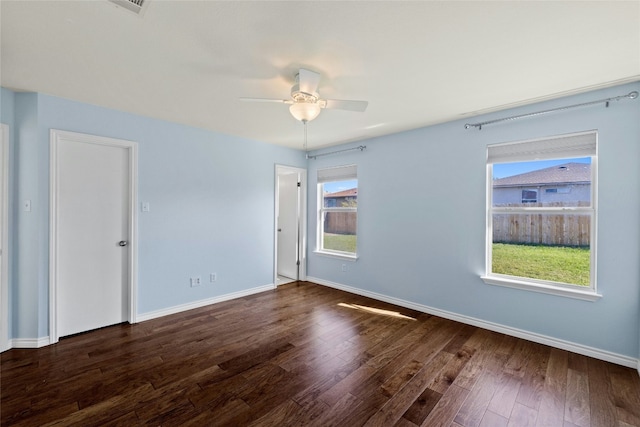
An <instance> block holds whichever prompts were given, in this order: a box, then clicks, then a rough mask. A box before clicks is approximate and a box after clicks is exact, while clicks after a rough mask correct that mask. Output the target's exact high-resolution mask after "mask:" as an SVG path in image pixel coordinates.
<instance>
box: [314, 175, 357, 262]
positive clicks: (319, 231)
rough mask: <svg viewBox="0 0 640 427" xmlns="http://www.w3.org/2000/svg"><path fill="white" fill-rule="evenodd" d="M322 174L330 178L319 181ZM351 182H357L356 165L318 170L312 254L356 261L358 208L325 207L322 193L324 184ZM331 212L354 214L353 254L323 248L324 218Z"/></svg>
mask: <svg viewBox="0 0 640 427" xmlns="http://www.w3.org/2000/svg"><path fill="white" fill-rule="evenodd" d="M342 171H344V172H343V173H341V172H342ZM323 172H329V175H330V176H331V177H330V178H324V179H322V180H321V177H320V175H321V174H322V173H323ZM351 180H356V181H358V173H357V166H356V165H345V166H337V167H331V168H325V169H318V183H317V193H318V199H317V206H318V209H317V218H316V220H317V226H316V249H315V250H314V253H316V254H320V255H326V256H329V257H335V258H341V259H348V260H352V261H355V260H357V259H358V243H357V242H358V241H357V238H358V237H357V236H358V231H357V230H358V226H357V223H358V218H357V215H358V206H357V205H356V206H355V207H342V206H339V207H338V206H336V207H325V206H324V191H323V189H324V188H323V187H324V184H326V183H330V182H341V181H351ZM359 187H360V183H359V182H358V183H357V187H356V188H357V189H359ZM331 212H354V213H355V214H356V234H355V235H356V250H355V252H345V251H338V250H333V249H326V248H324V239H323V234H324V216H325V214H326V213H331Z"/></svg>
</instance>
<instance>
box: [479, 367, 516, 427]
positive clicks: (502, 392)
mask: <svg viewBox="0 0 640 427" xmlns="http://www.w3.org/2000/svg"><path fill="white" fill-rule="evenodd" d="M520 384H521V379H520V378H516V377H513V376H512V375H510V374H507V373H503V374H502V375H501V376H500V378H499V379H498V382H497V384H496V391H495V393H494V394H493V397H492V398H491V401H490V402H489V406H488V408H487V410H488V411H491V412H492V413H495V414H496V415H500V416H502V417H504V418H506V419H509V417H510V416H511V411H512V410H513V407H514V405H515V403H516V398H517V397H518V394H519V393H518V392H519V391H520Z"/></svg>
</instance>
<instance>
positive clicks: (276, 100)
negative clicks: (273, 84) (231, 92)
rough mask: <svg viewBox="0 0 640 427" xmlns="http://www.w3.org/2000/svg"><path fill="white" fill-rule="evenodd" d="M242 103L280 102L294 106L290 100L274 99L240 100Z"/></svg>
mask: <svg viewBox="0 0 640 427" xmlns="http://www.w3.org/2000/svg"><path fill="white" fill-rule="evenodd" d="M240 101H249V102H279V103H281V104H293V101H292V100H290V99H272V98H240Z"/></svg>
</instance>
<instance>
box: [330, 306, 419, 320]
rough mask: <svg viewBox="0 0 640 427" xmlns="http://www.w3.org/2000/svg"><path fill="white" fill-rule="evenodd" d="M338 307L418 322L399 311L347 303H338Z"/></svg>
mask: <svg viewBox="0 0 640 427" xmlns="http://www.w3.org/2000/svg"><path fill="white" fill-rule="evenodd" d="M338 306H340V307H347V308H352V309H354V310H362V311H367V312H369V313H373V314H382V315H384V316H391V317H397V318H399V319H409V320H416V319H414V318H413V317H410V316H405V315H404V314H400V313H399V312H397V311H391V310H384V309H382V308H375V307H367V306H366V305H359V304H347V303H344V302H341V303H338Z"/></svg>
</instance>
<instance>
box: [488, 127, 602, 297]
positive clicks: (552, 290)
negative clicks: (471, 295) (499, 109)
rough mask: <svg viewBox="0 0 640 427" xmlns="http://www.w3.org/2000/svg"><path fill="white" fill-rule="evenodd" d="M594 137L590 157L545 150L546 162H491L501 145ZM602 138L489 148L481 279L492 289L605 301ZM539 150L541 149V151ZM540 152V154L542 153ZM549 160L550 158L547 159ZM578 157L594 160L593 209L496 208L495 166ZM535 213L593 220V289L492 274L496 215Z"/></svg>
mask: <svg viewBox="0 0 640 427" xmlns="http://www.w3.org/2000/svg"><path fill="white" fill-rule="evenodd" d="M581 136H584V137H594V138H595V148H594V150H593V153H592V154H589V155H582V154H578V155H569V154H568V153H561V154H558V155H554V153H553V152H551V153H545V152H544V149H543V150H542V153H543V154H542V158H540V157H537V158H536V157H535V156H536V155H538V154H540V153H539V152H537V153H533V154H531V157H528V158H520V159H518V160H512V161H495V160H493V161H492V160H491V159H490V154H489V152H490V149H491V148H490V147H493V146H499V145H514V146H515V145H516V144H523V147H526V145H525V144H532V146H533V147H536V143H537V144H538V146H539V145H540V143H543V144H544V142H545V141H552V140H556V139H560V138H567V137H568V138H571V137H578V138H579V137H581ZM597 139H598V134H597V131H588V132H580V133H576V134H569V135H558V136H551V137H546V138H539V139H535V140H526V141H517V142H511V143H506V144H492V145H489V146H487V164H486V169H487V172H486V173H487V181H486V186H487V188H486V203H487V208H486V249H485V256H486V258H485V273H484V275H482V276H481V279H482V280H483V281H484V283H486V284H489V285H497V286H505V287H511V288H516V289H524V290H529V291H534V292H541V293H546V294H552V295H557V296H563V297H569V298H577V299H582V300H587V301H596V300H598V299H599V298H601V297H602V295H600V294H599V293H598V292H597V280H596V279H597V264H596V259H597V257H596V253H597V211H598V209H597V201H598V198H597V193H598V191H597V189H598V185H597V183H598V173H597V170H598V142H597ZM537 148H539V147H537ZM538 151H540V150H538ZM544 156H546V157H544ZM575 157H590V158H591V189H590V193H591V194H590V197H591V205H590V206H588V207H587V206H576V207H562V206H559V207H558V206H548V207H539V206H535V207H528V206H526V204H524V203H523V205H525V206H522V207H495V206H493V165H494V164H495V163H516V162H519V161H536V160H552V159H558V160H561V159H563V158H575ZM532 213H540V214H551V215H553V214H555V215H571V214H579V215H588V216H589V217H590V230H589V232H590V236H589V247H590V266H589V267H590V284H589V287H585V286H580V285H573V284H566V283H561V282H554V281H549V280H540V279H534V278H527V277H520V276H511V275H506V274H499V273H493V272H492V259H493V253H492V252H493V216H494V215H495V214H532Z"/></svg>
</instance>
